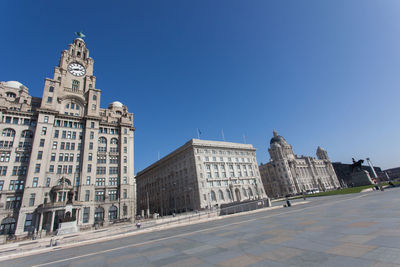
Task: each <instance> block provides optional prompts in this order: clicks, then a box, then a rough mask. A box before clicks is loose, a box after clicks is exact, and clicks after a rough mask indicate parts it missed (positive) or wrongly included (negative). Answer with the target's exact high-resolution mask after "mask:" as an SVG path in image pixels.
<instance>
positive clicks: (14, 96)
mask: <svg viewBox="0 0 400 267" xmlns="http://www.w3.org/2000/svg"><path fill="white" fill-rule="evenodd" d="M6 96H7V97H11V98H16V97H17V95H16V94H14V93H12V92H7V93H6Z"/></svg>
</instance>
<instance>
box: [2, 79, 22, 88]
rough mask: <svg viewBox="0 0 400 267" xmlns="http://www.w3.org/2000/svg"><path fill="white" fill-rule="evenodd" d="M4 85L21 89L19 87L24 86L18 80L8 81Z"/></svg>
mask: <svg viewBox="0 0 400 267" xmlns="http://www.w3.org/2000/svg"><path fill="white" fill-rule="evenodd" d="M4 85H5V86H7V87H11V88H15V89H19V88H21V86H24V85H23V84H22V83H20V82H18V81H8V82H5V83H4Z"/></svg>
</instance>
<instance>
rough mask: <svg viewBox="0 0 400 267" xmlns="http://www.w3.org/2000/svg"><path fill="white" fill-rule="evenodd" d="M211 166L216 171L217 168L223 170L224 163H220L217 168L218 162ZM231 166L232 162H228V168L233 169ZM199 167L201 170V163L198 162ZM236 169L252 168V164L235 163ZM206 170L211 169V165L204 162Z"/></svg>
mask: <svg viewBox="0 0 400 267" xmlns="http://www.w3.org/2000/svg"><path fill="white" fill-rule="evenodd" d="M212 166H213V169H214V170H215V171H218V169H220V170H222V171H224V170H225V165H224V164H220V165H219V168H218V164H214V165H212ZM233 166H234V165H233V164H229V165H228V168H229V170H232V171H233ZM199 169H200V170H201V164H199ZM236 169H237V170H241V169H243V170H247V169H249V170H253V166H252V165H245V164H243V165H239V164H236ZM206 170H211V165H210V164H206Z"/></svg>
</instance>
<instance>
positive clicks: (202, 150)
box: [196, 148, 255, 156]
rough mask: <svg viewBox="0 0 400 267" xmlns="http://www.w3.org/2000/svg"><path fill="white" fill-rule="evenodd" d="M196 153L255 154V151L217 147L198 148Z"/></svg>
mask: <svg viewBox="0 0 400 267" xmlns="http://www.w3.org/2000/svg"><path fill="white" fill-rule="evenodd" d="M196 153H198V154H201V153H204V154H214V155H215V154H220V155H247V156H248V155H255V152H248V151H245V152H244V151H231V150H218V151H217V150H215V149H201V148H197V149H196Z"/></svg>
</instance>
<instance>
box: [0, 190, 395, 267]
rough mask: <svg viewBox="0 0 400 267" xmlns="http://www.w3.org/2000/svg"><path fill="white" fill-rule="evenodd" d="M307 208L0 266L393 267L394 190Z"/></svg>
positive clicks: (217, 222) (332, 199)
mask: <svg viewBox="0 0 400 267" xmlns="http://www.w3.org/2000/svg"><path fill="white" fill-rule="evenodd" d="M308 200H309V201H310V202H309V203H306V204H303V205H296V206H293V207H291V208H281V209H275V210H266V211H262V212H258V213H252V214H243V215H240V216H232V217H227V218H224V219H221V220H214V221H209V222H206V223H201V224H194V225H187V226H182V227H177V228H172V229H167V230H161V231H156V232H151V233H145V234H139V235H135V236H130V237H127V238H121V239H115V240H109V241H107V242H99V243H96V244H90V245H85V246H80V247H72V248H66V249H62V248H60V249H59V250H55V251H52V252H49V253H42V254H37V255H31V256H28V257H22V258H17V259H13V260H8V261H3V262H0V265H1V266H13V267H17V266H96V267H99V266H110V265H112V266H174V267H177V266H400V205H399V204H400V188H394V189H388V190H385V191H384V192H380V191H373V192H368V193H360V194H351V195H340V196H332V197H319V198H310V199H308ZM274 204H275V205H281V204H283V203H274Z"/></svg>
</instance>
